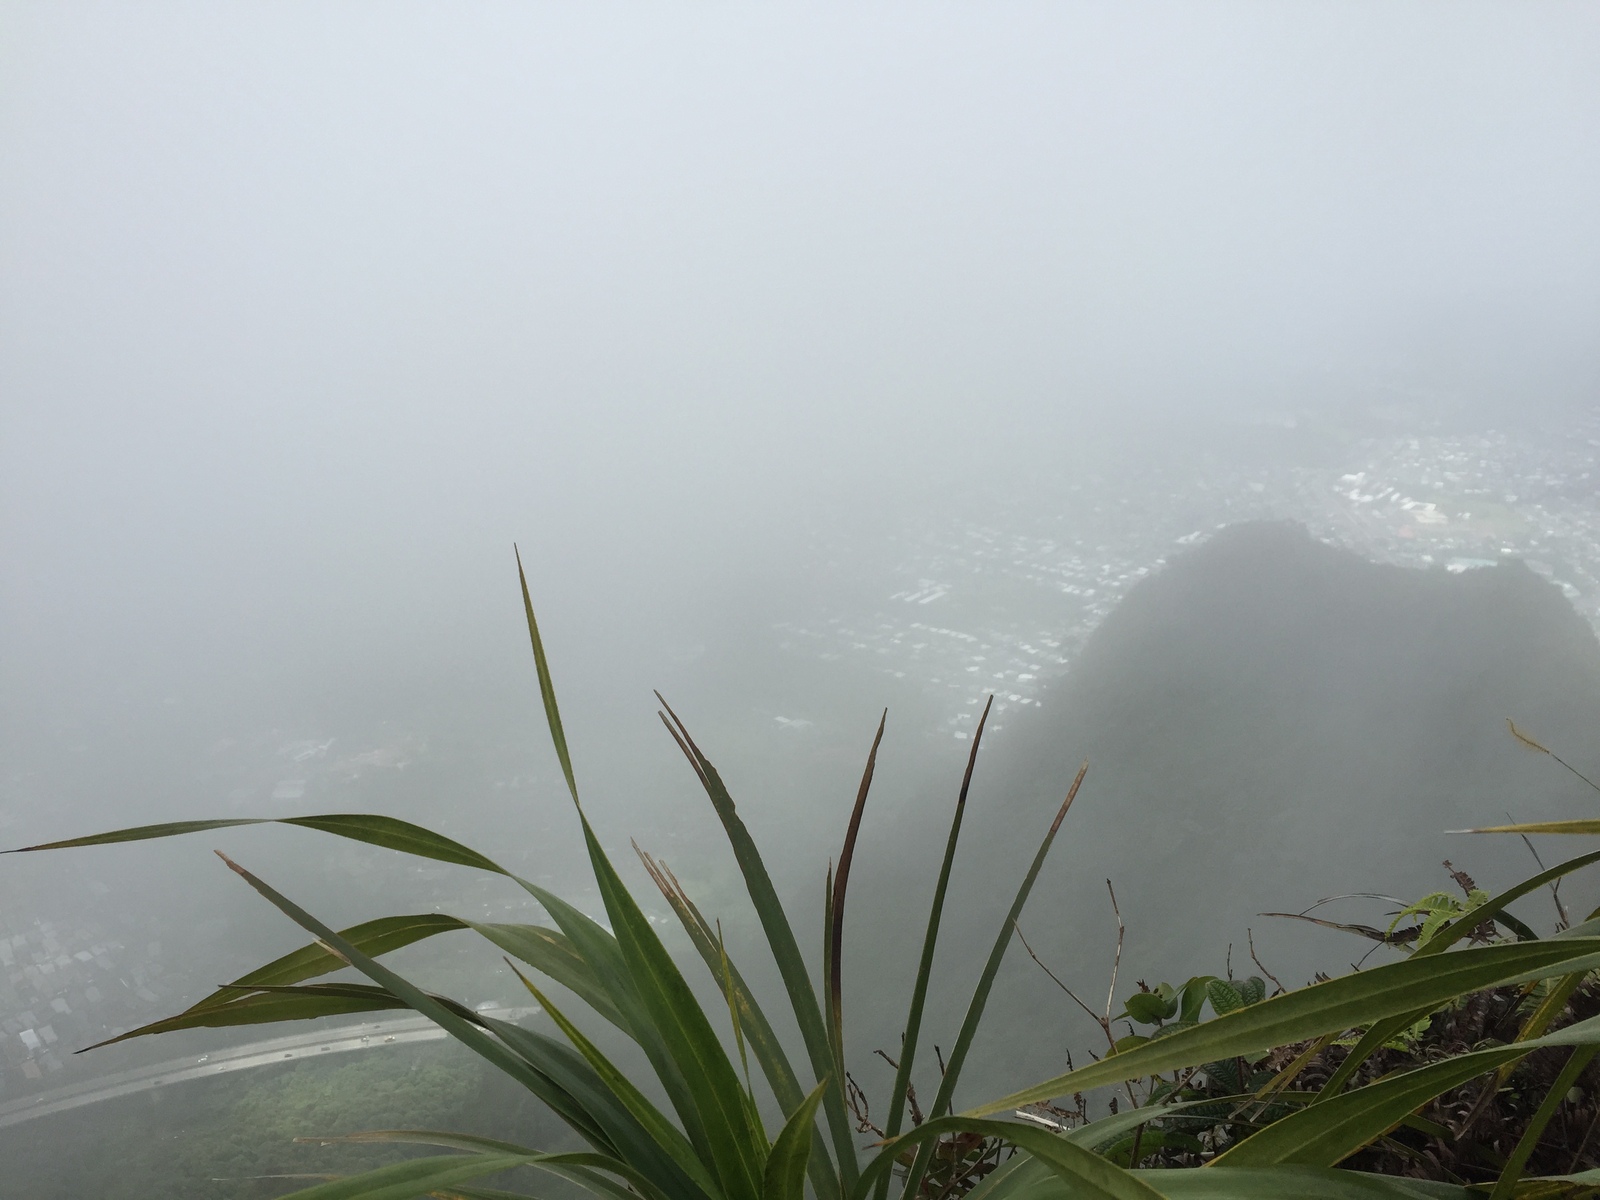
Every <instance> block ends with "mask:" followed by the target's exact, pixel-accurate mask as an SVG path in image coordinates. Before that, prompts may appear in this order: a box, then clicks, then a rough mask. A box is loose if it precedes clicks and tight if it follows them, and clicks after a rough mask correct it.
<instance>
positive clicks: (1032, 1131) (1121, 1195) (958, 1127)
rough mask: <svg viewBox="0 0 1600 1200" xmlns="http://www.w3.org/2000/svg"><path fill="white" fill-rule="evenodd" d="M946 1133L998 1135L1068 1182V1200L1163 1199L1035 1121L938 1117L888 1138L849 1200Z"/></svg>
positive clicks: (861, 1196) (862, 1195)
mask: <svg viewBox="0 0 1600 1200" xmlns="http://www.w3.org/2000/svg"><path fill="white" fill-rule="evenodd" d="M950 1133H976V1134H978V1135H980V1136H982V1137H994V1138H1002V1139H1004V1140H1005V1141H1007V1142H1010V1143H1011V1144H1012V1145H1014V1146H1019V1147H1021V1148H1022V1149H1023V1150H1026V1151H1027V1152H1028V1153H1029V1154H1032V1155H1033V1156H1034V1157H1035V1158H1037V1159H1039V1160H1040V1161H1041V1162H1043V1163H1044V1164H1045V1165H1046V1166H1048V1167H1049V1168H1050V1169H1051V1170H1052V1171H1053V1172H1055V1174H1056V1175H1057V1176H1058V1177H1059V1178H1060V1179H1061V1181H1062V1182H1063V1183H1064V1184H1066V1185H1067V1192H1066V1195H1068V1196H1071V1197H1072V1198H1073V1200H1091V1198H1092V1200H1162V1196H1161V1193H1160V1192H1159V1191H1157V1190H1156V1189H1155V1188H1153V1187H1151V1186H1150V1184H1148V1183H1146V1182H1144V1181H1143V1180H1141V1179H1139V1178H1138V1177H1137V1176H1135V1175H1133V1174H1132V1173H1131V1172H1128V1171H1125V1170H1123V1169H1122V1168H1121V1167H1119V1166H1117V1165H1115V1164H1114V1163H1111V1162H1109V1161H1107V1160H1106V1159H1104V1158H1101V1157H1100V1156H1099V1155H1098V1154H1095V1153H1094V1152H1092V1151H1089V1150H1085V1149H1083V1148H1082V1147H1081V1146H1075V1145H1073V1144H1072V1143H1071V1142H1069V1141H1067V1140H1066V1139H1065V1138H1061V1137H1057V1136H1056V1135H1055V1134H1053V1133H1050V1132H1049V1131H1048V1130H1044V1129H1040V1128H1039V1127H1038V1126H1037V1125H1023V1124H1019V1123H1015V1122H1012V1121H985V1120H979V1119H977V1118H973V1117H937V1118H935V1119H933V1120H931V1121H927V1122H925V1123H923V1124H921V1125H919V1126H917V1127H916V1128H915V1129H913V1130H912V1131H911V1132H909V1133H906V1134H903V1135H902V1136H901V1137H899V1138H897V1139H896V1140H895V1141H893V1142H890V1143H889V1144H888V1145H887V1146H886V1147H885V1148H884V1149H883V1150H882V1151H881V1152H880V1153H879V1154H878V1156H877V1157H876V1158H874V1159H873V1160H872V1161H871V1162H870V1163H869V1164H868V1165H867V1169H866V1170H865V1171H863V1172H862V1173H861V1181H860V1183H859V1185H858V1186H857V1189H856V1191H855V1192H854V1193H852V1196H851V1200H864V1198H865V1196H866V1195H867V1194H868V1192H869V1191H870V1190H871V1189H872V1187H873V1186H874V1185H875V1184H876V1183H877V1181H878V1179H879V1178H880V1177H881V1176H883V1175H886V1174H887V1173H888V1172H889V1171H891V1170H892V1169H893V1168H894V1165H895V1163H896V1162H898V1161H899V1160H900V1158H901V1157H902V1156H903V1155H904V1154H905V1153H906V1152H907V1151H908V1150H912V1149H917V1150H920V1149H921V1147H922V1146H923V1145H924V1144H927V1143H931V1142H933V1141H935V1140H936V1139H938V1138H941V1137H943V1136H945V1135H946V1134H950Z"/></svg>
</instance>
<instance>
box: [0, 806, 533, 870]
mask: <svg viewBox="0 0 1600 1200" xmlns="http://www.w3.org/2000/svg"><path fill="white" fill-rule="evenodd" d="M241 825H297V826H299V827H301V828H302V829H316V830H320V831H321V832H323V833H332V834H335V835H337V836H339V837H343V838H350V839H352V840H353V841H357V842H366V843H367V844H368V845H372V846H381V847H383V848H384V849H387V850H399V851H401V852H402V853H405V854H414V855H417V856H418V857H419V858H431V859H434V860H436V861H438V862H447V863H455V864H457V865H458V866H464V867H476V868H477V869H478V870H480V871H493V872H494V873H495V874H497V875H510V872H509V871H507V870H506V869H505V868H504V867H502V866H500V865H499V864H498V863H495V862H493V861H492V860H490V859H488V858H485V857H484V856H483V855H481V854H479V853H478V852H477V851H476V850H473V849H471V848H470V847H468V846H463V845H462V844H461V843H460V842H457V841H455V840H453V839H451V838H447V837H445V836H444V835H443V834H440V833H434V832H433V831H432V830H429V829H424V828H422V826H420V825H413V824H412V823H411V822H410V821H402V820H400V819H399V818H398V817H385V816H379V815H377V814H375V813H330V814H325V815H315V816H309V817H234V818H232V819H230V820H226V821H169V822H166V823H165V824H161V825H136V826H133V827H132V828H129V829H114V830H112V831H110V832H109V833H96V834H91V835H90V836H88V837H80V838H68V839H67V840H66V841H62V842H43V843H41V844H39V845H37V846H19V847H17V848H16V849H14V850H7V851H5V853H6V854H31V853H33V852H35V851H39V850H72V849H77V848H79V847H83V846H109V845H114V844H116V843H119V842H143V841H149V840H151V839H153V838H169V837H181V836H183V835H184V834H188V833H204V832H206V831H208V830H212V829H233V828H236V827H238V826H241Z"/></svg>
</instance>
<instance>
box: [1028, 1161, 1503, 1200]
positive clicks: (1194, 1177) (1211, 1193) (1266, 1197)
mask: <svg viewBox="0 0 1600 1200" xmlns="http://www.w3.org/2000/svg"><path fill="white" fill-rule="evenodd" d="M1134 1174H1135V1175H1137V1176H1138V1177H1139V1178H1140V1179H1143V1180H1146V1181H1148V1182H1149V1183H1151V1184H1152V1185H1154V1186H1155V1187H1157V1188H1160V1189H1161V1193H1162V1195H1164V1196H1166V1197H1167V1200H1482V1196H1483V1193H1481V1192H1475V1191H1472V1190H1471V1189H1469V1188H1464V1187H1457V1186H1455V1185H1454V1184H1448V1183H1431V1182H1424V1181H1423V1180H1420V1179H1395V1178H1392V1177H1390V1176H1387V1175H1369V1174H1367V1173H1365V1172H1361V1171H1340V1170H1336V1169H1333V1168H1328V1167H1266V1168H1229V1167H1219V1168H1217V1169H1215V1170H1212V1169H1206V1170H1202V1171H1195V1170H1188V1171H1185V1170H1174V1171H1159V1170H1158V1171H1135V1172H1134ZM1060 1200H1066V1198H1065V1197H1061V1198H1060Z"/></svg>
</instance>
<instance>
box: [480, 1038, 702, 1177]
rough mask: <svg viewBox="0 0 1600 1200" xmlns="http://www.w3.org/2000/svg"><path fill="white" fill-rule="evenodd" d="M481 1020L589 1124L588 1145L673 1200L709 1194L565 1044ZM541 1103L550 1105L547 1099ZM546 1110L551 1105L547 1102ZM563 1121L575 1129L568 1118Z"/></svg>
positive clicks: (673, 1131) (575, 1126) (680, 1138)
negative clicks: (557, 1091) (535, 1070)
mask: <svg viewBox="0 0 1600 1200" xmlns="http://www.w3.org/2000/svg"><path fill="white" fill-rule="evenodd" d="M485 1021H486V1023H487V1025H488V1027H489V1028H490V1029H492V1030H493V1031H494V1033H495V1035H496V1036H497V1037H499V1039H500V1040H501V1041H502V1042H504V1043H505V1044H506V1045H507V1046H509V1047H510V1048H511V1049H512V1050H513V1051H515V1052H516V1053H517V1054H519V1055H521V1056H522V1058H523V1059H525V1060H526V1061H527V1062H528V1063H530V1064H531V1065H532V1066H533V1067H534V1068H535V1069H537V1070H538V1071H539V1072H540V1073H541V1074H542V1075H544V1076H545V1077H546V1078H548V1080H549V1081H550V1084H551V1086H552V1087H553V1088H556V1089H559V1091H560V1093H561V1095H562V1096H564V1097H567V1098H568V1102H569V1103H570V1105H571V1106H572V1107H573V1108H574V1109H576V1110H577V1111H578V1112H579V1113H581V1114H582V1116H583V1119H584V1120H586V1121H588V1122H590V1123H592V1125H593V1127H594V1129H595V1131H596V1132H595V1135H594V1136H589V1137H588V1140H589V1142H590V1144H591V1145H593V1146H595V1148H596V1149H598V1150H601V1152H602V1153H606V1154H611V1155H613V1156H614V1157H616V1158H619V1159H621V1160H622V1161H623V1162H626V1163H627V1164H629V1166H631V1167H633V1168H634V1169H635V1170H637V1171H639V1172H640V1173H641V1174H643V1175H645V1176H646V1177H647V1178H649V1179H651V1180H653V1181H654V1182H655V1185H656V1186H657V1187H658V1188H660V1189H661V1190H662V1191H664V1192H666V1193H668V1194H669V1195H670V1196H672V1197H677V1198H682V1200H705V1198H706V1197H707V1196H708V1193H707V1191H706V1190H705V1188H703V1187H702V1186H701V1185H700V1184H698V1183H696V1182H695V1181H694V1178H693V1177H692V1176H691V1174H690V1173H689V1172H687V1171H685V1170H684V1169H683V1168H682V1167H680V1166H679V1165H678V1163H677V1161H676V1160H675V1159H674V1158H673V1157H672V1155H671V1153H670V1152H669V1151H668V1150H667V1149H665V1148H664V1147H663V1146H662V1144H661V1143H660V1142H659V1141H657V1140H656V1138H654V1137H653V1136H651V1134H650V1131H649V1130H647V1129H646V1128H645V1127H644V1126H643V1125H642V1124H641V1123H640V1122H639V1120H638V1119H637V1118H636V1117H635V1116H634V1115H633V1113H631V1112H629V1111H628V1108H627V1107H626V1105H624V1104H623V1103H622V1101H621V1100H620V1099H619V1098H618V1096H617V1093H616V1092H615V1091H614V1090H612V1089H611V1088H610V1087H608V1086H607V1084H606V1081H605V1080H604V1079H603V1078H602V1077H601V1076H600V1074H599V1073H598V1072H596V1071H595V1069H594V1068H593V1067H592V1066H591V1065H590V1064H589V1063H588V1062H587V1061H586V1060H585V1059H584V1057H583V1056H582V1055H581V1054H579V1053H578V1052H577V1051H576V1050H574V1049H573V1048H572V1047H571V1046H570V1045H568V1044H566V1043H564V1042H561V1041H558V1040H557V1039H555V1038H552V1037H549V1036H547V1035H545V1034H542V1033H539V1032H537V1031H535V1030H532V1029H524V1028H523V1027H522V1026H520V1025H514V1024H512V1023H510V1022H509V1021H499V1020H496V1019H495V1018H492V1017H488V1018H485ZM546 1103H551V1102H550V1100H548V1099H546ZM551 1107H552V1108H555V1107H556V1105H555V1104H551ZM559 1111H560V1110H559V1109H558V1112H559ZM564 1119H566V1120H567V1121H568V1124H571V1125H573V1126H574V1128H577V1123H576V1122H574V1121H573V1120H571V1118H564ZM668 1136H669V1137H675V1138H676V1139H677V1140H678V1141H679V1142H681V1140H682V1137H683V1135H682V1134H681V1133H679V1132H678V1131H677V1130H675V1129H674V1130H672V1132H671V1133H670V1134H669V1135H668ZM696 1174H700V1172H696Z"/></svg>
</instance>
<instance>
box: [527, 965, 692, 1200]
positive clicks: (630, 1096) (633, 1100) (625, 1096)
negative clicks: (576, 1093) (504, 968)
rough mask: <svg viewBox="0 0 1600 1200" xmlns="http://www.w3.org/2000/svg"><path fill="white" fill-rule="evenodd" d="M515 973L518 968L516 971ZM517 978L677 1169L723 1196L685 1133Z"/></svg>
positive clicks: (531, 987) (544, 999)
mask: <svg viewBox="0 0 1600 1200" xmlns="http://www.w3.org/2000/svg"><path fill="white" fill-rule="evenodd" d="M513 970H515V968H513ZM517 977H518V978H519V979H521V980H522V984H523V986H524V987H526V988H527V989H528V991H529V992H530V993H531V994H532V996H533V998H534V999H535V1000H537V1001H538V1002H539V1004H540V1006H541V1007H542V1008H543V1009H544V1010H545V1012H546V1013H547V1014H548V1015H549V1017H550V1019H551V1020H553V1021H554V1022H555V1023H556V1025H557V1027H558V1028H560V1030H561V1032H562V1033H563V1034H564V1035H565V1036H566V1039H567V1041H569V1042H571V1043H572V1047H573V1049H575V1050H576V1051H577V1052H578V1053H579V1054H581V1055H582V1056H583V1058H584V1060H585V1061H586V1062H587V1063H588V1064H589V1066H590V1067H591V1068H592V1069H593V1070H594V1071H595V1073H596V1074H597V1075H598V1076H599V1077H600V1081H601V1083H602V1084H603V1085H604V1086H605V1088H606V1089H607V1090H608V1091H609V1092H610V1093H611V1094H612V1095H613V1096H615V1097H616V1098H617V1099H618V1100H619V1101H620V1102H621V1103H622V1105H623V1107H625V1108H626V1109H627V1110H628V1112H629V1113H630V1114H632V1116H633V1118H634V1120H636V1121H638V1122H639V1124H640V1125H641V1126H642V1127H643V1128H644V1129H645V1131H646V1132H647V1133H648V1134H649V1136H650V1138H651V1140H653V1141H654V1142H655V1143H656V1145H658V1146H660V1147H661V1149H662V1150H663V1151H665V1152H666V1153H667V1154H668V1155H669V1156H670V1157H671V1158H672V1160H673V1162H675V1163H676V1164H677V1165H678V1167H679V1168H680V1169H681V1170H682V1171H683V1172H684V1173H685V1174H686V1175H688V1176H689V1177H690V1178H691V1179H693V1180H694V1182H695V1183H696V1184H697V1185H698V1186H700V1187H701V1188H702V1189H704V1190H705V1191H706V1193H707V1194H708V1195H711V1196H713V1197H715V1196H719V1195H721V1194H722V1189H721V1188H720V1187H719V1186H718V1185H717V1184H716V1183H715V1182H714V1181H713V1180H712V1178H711V1176H710V1175H709V1174H707V1172H706V1168H705V1164H704V1163H702V1162H701V1161H700V1159H699V1157H698V1156H697V1155H696V1153H695V1148H694V1147H692V1146H691V1145H690V1144H689V1141H688V1139H686V1138H685V1137H684V1136H683V1133H682V1132H681V1131H680V1130H679V1129H678V1128H677V1127H676V1126H674V1125H673V1124H672V1122H671V1121H669V1120H667V1118H666V1116H665V1114H663V1113H662V1112H661V1110H660V1109H658V1108H657V1107H656V1106H655V1105H654V1104H652V1103H650V1101H649V1099H648V1098H646V1096H645V1095H644V1093H643V1092H641V1091H640V1090H639V1089H638V1088H637V1087H635V1086H634V1085H633V1081H632V1080H630V1079H629V1078H628V1077H627V1075H626V1074H625V1073H624V1072H623V1071H621V1070H620V1069H619V1068H618V1067H617V1066H616V1065H615V1064H614V1063H612V1061H611V1060H610V1059H608V1058H607V1057H606V1056H605V1054H604V1053H602V1052H601V1050H600V1048H599V1047H598V1046H596V1045H595V1044H594V1043H593V1042H591V1041H590V1040H589V1039H588V1038H587V1037H585V1036H584V1034H583V1031H582V1030H580V1029H579V1028H578V1027H577V1026H576V1025H574V1024H573V1023H572V1022H571V1021H569V1020H568V1019H567V1018H566V1017H565V1016H564V1015H563V1014H562V1012H561V1010H560V1009H559V1008H557V1007H556V1006H555V1005H554V1004H552V1003H550V1001H549V999H548V998H547V997H546V996H545V995H544V994H543V993H542V992H540V991H539V989H538V988H537V987H535V986H534V984H533V983H532V982H531V981H530V980H529V979H528V978H527V977H526V976H524V975H522V974H521V973H520V972H518V975H517Z"/></svg>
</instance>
